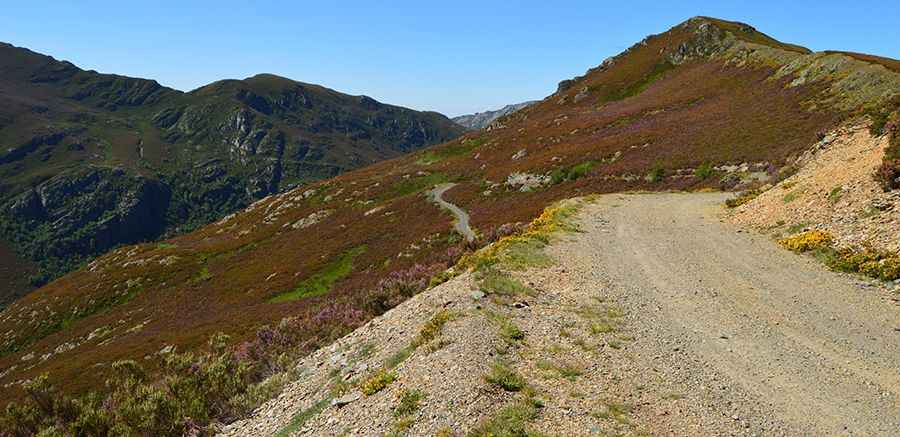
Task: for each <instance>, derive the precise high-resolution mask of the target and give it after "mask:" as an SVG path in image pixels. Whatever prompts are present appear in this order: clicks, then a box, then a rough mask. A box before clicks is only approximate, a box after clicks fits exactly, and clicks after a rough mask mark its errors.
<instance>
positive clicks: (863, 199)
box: [731, 124, 900, 253]
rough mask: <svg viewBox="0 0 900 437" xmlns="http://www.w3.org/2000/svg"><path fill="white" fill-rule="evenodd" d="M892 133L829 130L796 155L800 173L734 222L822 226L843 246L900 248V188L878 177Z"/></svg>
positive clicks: (790, 230) (782, 229)
mask: <svg viewBox="0 0 900 437" xmlns="http://www.w3.org/2000/svg"><path fill="white" fill-rule="evenodd" d="M888 140H889V138H888V136H887V135H882V136H877V137H876V136H873V135H872V134H871V132H869V128H868V127H867V126H866V125H865V124H860V125H855V126H848V127H844V128H841V129H838V130H837V131H835V132H830V133H829V134H828V135H826V136H825V137H824V138H823V139H822V140H821V141H820V142H818V143H817V144H816V146H815V147H813V148H812V149H810V151H809V152H808V153H805V154H804V155H802V156H801V158H800V159H798V161H797V163H796V166H797V167H798V168H799V170H798V171H797V173H796V174H795V175H793V176H791V177H789V178H787V179H785V180H784V181H781V182H780V183H778V184H775V185H774V186H772V187H771V188H769V189H767V190H766V191H765V192H763V193H761V194H760V195H759V196H758V197H756V198H755V199H754V200H751V201H750V202H748V203H746V204H744V205H742V206H740V207H738V208H737V209H736V210H735V211H734V214H733V215H732V217H731V220H732V221H734V222H736V223H739V224H744V225H750V226H753V227H755V228H758V229H762V230H765V231H768V232H772V233H775V234H776V235H779V236H787V235H791V234H797V233H800V232H802V231H809V230H814V229H817V230H822V231H825V232H827V233H828V234H829V235H831V236H832V237H833V238H834V240H835V241H834V243H835V244H836V245H837V246H839V247H855V248H862V247H868V248H872V249H876V250H880V251H885V252H894V253H896V252H898V251H900V233H898V232H897V229H898V227H900V190H892V191H885V190H883V189H882V188H881V187H880V186H879V185H878V183H877V181H876V180H875V177H874V175H875V174H876V171H877V169H878V167H879V166H880V165H881V163H882V159H883V157H884V155H885V149H887V147H888Z"/></svg>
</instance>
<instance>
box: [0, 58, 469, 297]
mask: <svg viewBox="0 0 900 437" xmlns="http://www.w3.org/2000/svg"><path fill="white" fill-rule="evenodd" d="M0 103H2V105H0V145H2V146H0V149H2V152H0V231H2V232H0V233H2V235H3V236H5V237H6V238H7V239H8V240H10V241H11V242H12V243H13V244H14V245H15V246H17V248H18V249H19V251H20V252H21V253H22V254H23V255H25V256H26V257H27V258H31V259H32V260H35V261H38V262H39V263H40V264H41V266H42V272H43V275H42V276H38V277H36V278H35V279H36V282H41V281H43V280H45V279H48V278H52V277H55V276H57V275H59V274H61V273H64V272H66V271H68V270H69V269H71V268H73V267H75V266H78V265H80V264H81V263H83V262H84V261H85V260H88V259H90V258H91V257H92V256H95V255H98V254H100V253H103V252H105V251H106V250H108V249H109V248H111V247H115V246H117V245H120V244H122V243H134V242H138V241H143V240H148V239H154V238H157V237H159V236H160V235H163V234H173V233H178V232H183V231H186V230H190V229H193V228H195V227H197V226H199V225H203V224H206V223H208V222H210V221H211V220H214V219H218V218H221V217H222V216H223V215H225V214H227V213H230V212H234V211H235V210H237V209H239V208H242V207H245V206H247V205H248V204H249V203H251V202H252V201H253V200H256V199H259V198H261V197H263V196H266V195H268V194H272V193H275V192H278V191H279V190H283V189H285V188H290V187H293V186H296V185H298V184H302V183H308V182H310V181H314V180H318V179H322V178H326V177H332V176H334V175H336V174H338V173H340V172H343V171H346V170H348V169H352V168H357V167H361V166H364V165H368V164H371V163H373V162H376V161H379V160H383V159H387V158H393V157H396V156H399V155H400V154H402V153H407V152H410V151H412V150H415V149H418V148H421V147H423V146H426V145H429V144H434V143H439V142H443V141H446V140H449V139H452V138H454V137H455V136H456V135H458V134H459V133H460V132H461V131H462V129H460V128H459V127H458V126H456V125H454V124H453V123H452V122H451V121H450V120H449V119H447V118H446V117H443V116H442V115H439V114H436V113H422V112H416V111H412V110H409V109H405V108H400V107H396V106H390V105H385V104H382V103H379V102H376V101H375V100H373V99H371V98H368V97H365V96H358V97H357V96H348V95H345V94H341V93H338V92H336V91H333V90H329V89H327V88H324V87H321V86H317V85H310V84H304V83H300V82H295V81H292V80H288V79H285V78H281V77H277V76H273V75H259V76H254V77H251V78H248V79H245V80H227V81H221V82H216V83H213V84H211V85H208V86H205V87H203V88H200V89H198V90H195V91H192V92H190V93H182V92H180V91H176V90H172V89H169V88H165V87H163V86H160V85H159V84H158V83H156V82H154V81H149V80H144V79H134V78H128V77H122V76H115V75H107V74H99V73H96V72H93V71H83V70H81V69H79V68H77V67H75V66H74V65H72V64H71V63H68V62H64V61H63V62H61V61H57V60H55V59H53V58H50V57H48V56H43V55H40V54H37V53H33V52H30V51H28V50H26V49H21V48H17V47H13V46H10V45H7V44H0Z"/></svg>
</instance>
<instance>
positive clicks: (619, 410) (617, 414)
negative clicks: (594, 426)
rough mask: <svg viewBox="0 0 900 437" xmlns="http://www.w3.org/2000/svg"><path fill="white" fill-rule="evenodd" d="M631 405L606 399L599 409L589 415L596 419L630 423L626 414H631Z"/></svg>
mask: <svg viewBox="0 0 900 437" xmlns="http://www.w3.org/2000/svg"><path fill="white" fill-rule="evenodd" d="M631 411H632V408H631V405H628V404H626V403H622V402H614V401H608V402H606V403H605V404H604V405H603V408H602V409H601V410H600V411H597V412H594V413H592V414H591V415H592V416H594V417H596V418H598V419H612V420H615V421H616V422H619V423H624V424H627V423H630V420H629V419H628V415H629V414H631Z"/></svg>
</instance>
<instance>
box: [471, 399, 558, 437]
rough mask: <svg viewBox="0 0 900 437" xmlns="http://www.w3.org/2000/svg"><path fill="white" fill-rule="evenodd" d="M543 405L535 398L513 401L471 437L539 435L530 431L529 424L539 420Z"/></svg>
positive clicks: (477, 428)
mask: <svg viewBox="0 0 900 437" xmlns="http://www.w3.org/2000/svg"><path fill="white" fill-rule="evenodd" d="M542 406H543V405H542V404H541V403H540V401H538V400H537V399H534V398H527V399H521V400H517V401H513V402H512V403H510V404H509V405H507V406H505V407H503V408H501V409H500V411H498V412H497V413H496V414H494V416H492V417H491V418H489V419H487V420H485V421H483V422H481V423H480V424H479V425H477V426H476V427H475V429H473V430H472V431H470V432H469V434H468V435H469V437H517V436H521V437H530V436H538V435H539V434H537V433H534V432H532V431H531V430H529V429H528V423H529V422H532V421H534V420H535V419H537V417H538V414H539V413H540V409H541V407H542Z"/></svg>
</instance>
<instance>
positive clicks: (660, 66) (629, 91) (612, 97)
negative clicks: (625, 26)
mask: <svg viewBox="0 0 900 437" xmlns="http://www.w3.org/2000/svg"><path fill="white" fill-rule="evenodd" d="M674 68H675V65H673V64H672V63H671V62H668V61H663V62H659V63H657V64H656V65H654V66H653V68H652V69H651V70H650V72H648V73H647V74H645V75H644V76H642V77H641V78H640V79H638V80H637V81H635V82H632V83H630V84H627V85H625V86H619V87H613V88H612V89H608V91H607V92H606V95H605V96H603V97H602V98H601V100H602V101H603V102H616V101H619V100H625V99H627V98H629V97H634V96H636V95H638V94H640V93H642V92H644V90H646V89H647V88H649V87H650V85H652V84H653V82H656V81H657V80H659V79H661V78H662V77H663V75H665V74H666V73H667V72H668V71H670V70H672V69H674ZM589 91H595V90H592V89H590V88H589Z"/></svg>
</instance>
